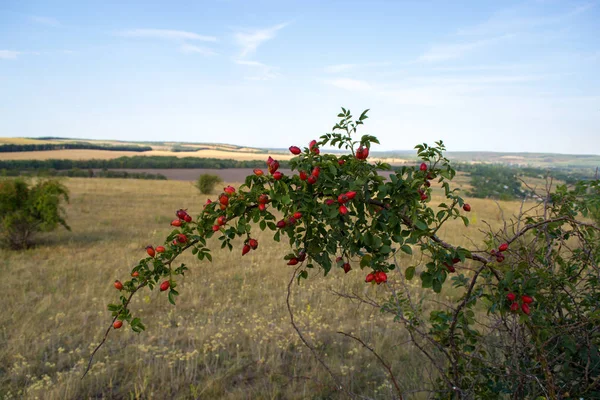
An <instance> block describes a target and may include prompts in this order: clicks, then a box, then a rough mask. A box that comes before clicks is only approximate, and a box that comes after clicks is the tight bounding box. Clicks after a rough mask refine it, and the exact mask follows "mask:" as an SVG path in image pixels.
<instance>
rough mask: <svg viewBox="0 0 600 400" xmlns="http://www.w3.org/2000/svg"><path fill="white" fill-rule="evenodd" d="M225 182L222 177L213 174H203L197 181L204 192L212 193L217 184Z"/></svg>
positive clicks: (201, 191)
mask: <svg viewBox="0 0 600 400" xmlns="http://www.w3.org/2000/svg"><path fill="white" fill-rule="evenodd" d="M221 182H223V180H222V179H221V177H219V176H218V175H213V174H202V175H200V176H199V177H198V180H197V181H196V187H197V188H198V190H200V193H202V194H211V193H212V191H213V189H214V188H215V185H216V184H218V183H221Z"/></svg>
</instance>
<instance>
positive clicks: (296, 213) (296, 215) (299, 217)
mask: <svg viewBox="0 0 600 400" xmlns="http://www.w3.org/2000/svg"><path fill="white" fill-rule="evenodd" d="M294 218H295V219H302V213H301V212H298V211H296V212H295V213H294Z"/></svg>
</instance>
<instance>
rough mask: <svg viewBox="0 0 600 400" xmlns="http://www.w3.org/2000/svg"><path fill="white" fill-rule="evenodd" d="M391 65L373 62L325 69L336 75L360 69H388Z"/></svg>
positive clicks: (329, 66)
mask: <svg viewBox="0 0 600 400" xmlns="http://www.w3.org/2000/svg"><path fill="white" fill-rule="evenodd" d="M389 65H391V63H389V62H372V63H363V64H336V65H328V66H327V67H325V72H328V73H331V74H336V73H339V72H344V71H350V70H355V69H359V68H373V67H386V66H389Z"/></svg>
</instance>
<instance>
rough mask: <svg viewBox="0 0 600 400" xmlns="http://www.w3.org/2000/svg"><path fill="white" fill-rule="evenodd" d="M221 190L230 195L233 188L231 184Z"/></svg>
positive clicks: (232, 192) (233, 190)
mask: <svg viewBox="0 0 600 400" xmlns="http://www.w3.org/2000/svg"><path fill="white" fill-rule="evenodd" d="M223 191H224V192H225V194H227V195H229V196H231V195H232V194H234V193H235V188H234V187H233V186H227V187H226V188H224V189H223Z"/></svg>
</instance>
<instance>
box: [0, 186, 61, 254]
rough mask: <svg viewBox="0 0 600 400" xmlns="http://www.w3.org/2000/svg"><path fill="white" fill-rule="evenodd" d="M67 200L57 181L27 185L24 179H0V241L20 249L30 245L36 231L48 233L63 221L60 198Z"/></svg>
mask: <svg viewBox="0 0 600 400" xmlns="http://www.w3.org/2000/svg"><path fill="white" fill-rule="evenodd" d="M62 200H64V201H67V202H68V201H69V194H68V190H67V188H66V187H65V186H64V185H62V184H61V183H60V182H59V181H58V180H55V179H48V180H40V181H38V182H37V183H36V184H34V185H32V186H30V185H29V183H28V182H27V181H26V180H25V179H23V178H17V179H3V180H0V243H1V244H3V245H5V246H8V247H10V248H12V249H15V250H19V249H23V248H26V247H29V246H30V245H31V243H32V237H33V235H34V234H35V233H37V232H49V231H52V230H54V229H56V228H57V227H58V225H62V226H63V227H65V228H66V229H68V230H70V228H69V226H68V225H67V223H66V221H65V210H64V209H63V208H62V207H61V205H60V203H61V201H62Z"/></svg>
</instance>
